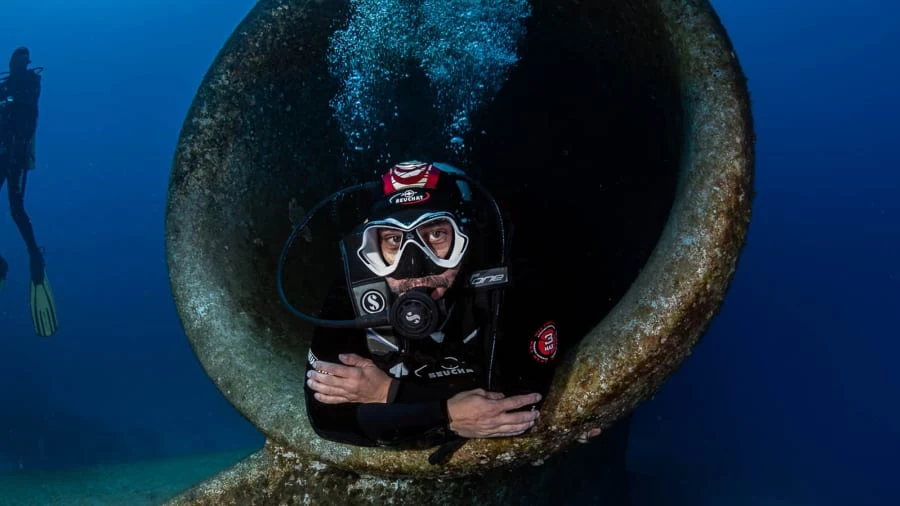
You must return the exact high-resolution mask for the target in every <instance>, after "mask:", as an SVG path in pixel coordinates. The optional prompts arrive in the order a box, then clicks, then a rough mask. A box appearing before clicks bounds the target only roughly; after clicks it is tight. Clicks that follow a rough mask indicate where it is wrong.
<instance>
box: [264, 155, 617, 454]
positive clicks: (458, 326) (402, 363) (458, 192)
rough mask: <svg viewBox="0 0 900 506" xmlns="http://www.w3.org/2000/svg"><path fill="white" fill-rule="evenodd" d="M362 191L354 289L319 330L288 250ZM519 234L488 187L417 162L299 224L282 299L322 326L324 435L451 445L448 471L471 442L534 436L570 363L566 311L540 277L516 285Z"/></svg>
mask: <svg viewBox="0 0 900 506" xmlns="http://www.w3.org/2000/svg"><path fill="white" fill-rule="evenodd" d="M359 190H367V191H370V192H371V194H370V195H371V200H373V201H374V203H373V204H372V205H371V207H370V208H369V211H368V214H367V215H366V216H365V218H364V220H360V221H361V224H360V225H358V226H357V227H356V228H355V229H353V230H352V231H351V232H350V233H349V234H347V235H345V236H344V237H343V239H342V240H341V243H340V248H341V256H342V261H343V272H344V276H343V278H344V279H340V280H338V282H337V283H336V284H335V285H334V286H333V287H332V289H331V291H330V292H329V295H328V296H327V298H326V302H325V304H324V306H323V310H322V313H321V315H320V317H313V316H311V315H309V314H306V313H303V312H302V311H300V310H298V309H297V308H295V307H294V306H292V305H291V304H290V302H289V301H288V300H287V298H286V296H285V294H284V289H283V287H282V277H283V265H284V261H285V258H286V255H287V251H288V248H290V245H291V243H292V242H293V241H294V239H295V238H296V237H298V234H300V232H301V230H302V229H303V228H304V227H305V226H306V224H307V223H308V222H309V221H310V220H311V219H312V216H313V215H314V214H315V213H316V212H317V211H318V209H320V208H321V207H323V206H324V205H325V204H326V203H327V202H330V201H333V200H335V199H337V198H339V197H340V196H341V195H346V194H347V193H348V192H355V191H359ZM473 190H477V191H473ZM479 204H480V205H481V207H479ZM487 216H490V218H487ZM507 228H508V224H507V223H505V220H504V216H503V214H502V211H501V210H500V207H499V205H498V204H497V202H496V201H494V199H493V198H492V197H491V196H490V194H489V193H488V192H487V190H485V189H484V188H483V187H482V186H481V185H480V184H479V183H478V182H476V181H475V180H473V179H471V178H470V177H468V176H467V175H466V174H465V173H464V172H462V171H461V170H459V169H456V168H455V167H452V166H450V165H446V164H441V163H423V162H418V161H412V162H404V163H400V164H397V165H395V166H394V167H392V168H391V169H390V170H389V171H388V172H387V173H386V174H384V176H382V178H381V180H379V181H377V182H374V183H369V184H362V185H357V186H356V187H351V188H349V189H346V190H342V191H341V192H338V193H336V194H334V195H332V197H330V198H329V199H326V200H325V201H323V202H321V203H320V204H318V205H317V206H316V207H314V208H313V209H312V210H311V211H310V213H309V214H307V216H306V218H305V219H303V220H301V221H300V222H299V223H298V224H297V226H296V227H295V228H294V232H293V234H291V237H290V238H289V239H288V241H287V243H286V244H285V247H284V249H283V250H282V255H281V259H280V262H279V268H278V271H279V272H278V286H279V293H280V295H281V298H282V301H283V302H284V303H285V305H286V306H287V307H288V308H289V309H290V310H291V311H292V312H293V313H294V314H295V315H298V316H300V317H302V318H304V319H306V320H307V321H310V322H312V323H314V324H315V325H316V330H315V333H314V335H313V338H312V343H311V346H310V349H309V352H308V361H307V368H306V370H307V378H308V380H307V384H306V387H305V395H306V406H307V412H308V415H309V419H310V421H311V424H312V426H313V428H314V430H315V431H316V433H317V434H319V435H320V436H321V437H323V438H325V439H329V440H332V441H337V442H341V443H348V444H354V445H361V446H381V447H391V448H430V447H434V446H439V448H438V449H437V451H435V452H434V454H432V458H431V459H430V460H431V461H432V463H434V464H437V463H440V462H443V461H445V460H446V459H447V458H449V456H450V455H451V454H452V452H453V451H455V449H456V448H458V447H459V446H461V445H462V444H463V443H464V442H465V440H466V439H469V438H492V437H508V436H515V435H519V434H522V433H524V432H525V431H527V430H529V429H530V428H532V427H533V426H534V425H535V423H536V422H537V420H538V417H539V414H540V413H539V410H538V408H539V406H540V404H541V399H542V397H543V396H544V395H546V392H547V390H548V389H549V386H550V382H551V379H552V374H553V369H554V367H555V365H556V362H555V359H556V357H557V356H558V355H559V354H560V353H561V350H560V342H559V338H558V331H557V323H556V322H555V320H554V318H555V314H557V313H558V309H559V308H560V307H562V305H563V304H565V302H564V301H562V300H561V299H562V298H561V297H558V296H556V295H555V294H553V293H549V292H546V291H545V292H544V293H543V294H542V292H541V289H542V286H540V280H539V279H536V278H537V277H535V276H533V277H532V279H525V277H522V279H519V278H516V277H515V272H514V271H513V270H512V269H511V268H510V258H509V254H510V251H511V250H510V247H509V241H510V238H511V234H510V233H509V232H510V231H509V230H507ZM510 286H514V287H515V290H508V289H507V288H508V287H510ZM329 318H333V319H329ZM348 318H349V319H348ZM598 432H599V431H598ZM593 435H596V434H593Z"/></svg>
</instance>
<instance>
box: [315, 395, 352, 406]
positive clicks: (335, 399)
mask: <svg viewBox="0 0 900 506" xmlns="http://www.w3.org/2000/svg"><path fill="white" fill-rule="evenodd" d="M313 397H315V398H316V400H317V401H319V402H321V403H322V404H342V403H345V402H350V400H349V399H347V398H346V397H341V396H339V395H325V394H319V393H317V394H314V395H313Z"/></svg>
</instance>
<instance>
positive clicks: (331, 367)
mask: <svg viewBox="0 0 900 506" xmlns="http://www.w3.org/2000/svg"><path fill="white" fill-rule="evenodd" d="M313 369H315V370H316V371H318V372H319V373H321V374H330V375H332V376H340V377H342V378H353V377H357V376H359V374H360V371H359V369H357V368H356V367H347V366H346V365H340V364H333V363H331V362H323V361H321V360H316V363H315V364H314V365H313Z"/></svg>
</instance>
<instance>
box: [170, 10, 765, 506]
mask: <svg viewBox="0 0 900 506" xmlns="http://www.w3.org/2000/svg"><path fill="white" fill-rule="evenodd" d="M531 5H532V9H533V12H532V14H531V18H530V20H529V26H528V35H527V40H526V44H525V46H526V47H525V48H523V49H522V54H521V56H522V58H521V61H520V62H519V64H518V67H517V68H516V70H515V71H513V72H512V73H511V74H510V77H509V81H508V83H507V85H506V87H505V88H504V90H501V92H500V94H499V95H498V96H497V99H496V102H494V103H492V104H491V105H490V107H487V108H486V109H485V110H484V111H482V112H483V114H482V115H481V116H480V117H479V118H478V119H477V121H476V122H475V128H473V130H474V131H475V132H476V133H475V134H474V135H475V137H473V139H472V140H471V142H470V145H471V146H472V149H471V151H470V152H469V153H468V154H467V155H466V157H465V159H459V158H457V159H454V156H458V155H457V154H455V153H453V152H449V151H446V150H445V146H444V144H445V143H444V142H443V141H444V140H443V139H434V140H431V139H429V138H428V134H429V131H428V130H427V129H424V130H422V129H419V130H417V131H415V132H411V131H410V130H406V131H400V132H399V133H397V134H396V135H395V136H394V137H393V138H391V139H389V140H390V141H391V145H392V146H394V149H395V151H394V153H392V156H401V157H404V158H419V157H423V156H424V157H431V159H435V160H440V159H444V160H447V161H451V162H455V163H459V164H461V165H464V166H466V167H474V168H475V170H476V172H477V174H476V175H478V176H479V177H481V178H482V179H483V180H485V181H486V183H487V184H489V185H491V187H492V190H495V191H496V192H497V193H499V194H501V196H502V195H503V194H506V195H507V196H508V198H509V199H510V200H512V201H513V202H515V199H516V197H517V196H519V195H526V196H529V198H532V200H530V201H529V202H532V204H529V205H527V206H524V207H525V209H523V212H524V213H525V214H527V213H528V212H529V211H530V209H531V208H532V207H533V208H540V210H541V213H542V214H540V215H539V216H545V215H546V216H549V217H551V218H553V215H552V213H553V212H554V210H555V209H566V212H567V213H568V214H567V216H571V215H573V212H572V206H581V207H579V208H577V209H575V210H576V211H578V212H577V213H574V214H575V215H576V216H578V217H581V218H580V219H583V221H582V222H580V223H579V224H578V225H579V227H581V230H585V229H587V230H590V227H597V230H600V229H601V228H602V230H603V231H604V233H603V234H602V238H604V239H606V240H607V242H605V243H601V242H599V241H598V244H597V246H596V248H597V250H596V251H597V252H592V251H588V252H587V253H584V255H585V258H588V256H590V255H600V254H601V253H599V252H602V251H613V252H615V254H616V255H618V256H613V255H612V253H610V256H608V257H604V258H605V259H606V260H607V262H605V263H609V262H608V261H609V260H610V259H615V258H619V259H621V261H622V262H623V265H627V263H628V262H634V261H635V259H638V260H639V261H640V265H639V266H638V267H637V268H635V269H634V272H633V273H630V271H629V272H626V273H625V274H623V275H622V276H623V277H622V279H621V280H620V283H621V290H620V292H621V293H617V294H615V297H613V296H612V295H610V296H609V297H606V296H605V295H604V297H597V298H596V299H590V298H579V299H577V300H578V301H579V302H578V303H579V304H581V305H582V306H583V307H582V308H581V309H583V311H582V314H584V315H587V316H588V317H590V318H593V320H591V325H589V326H588V327H586V330H585V332H584V333H585V335H584V337H583V338H582V339H581V340H580V341H578V343H577V345H576V346H574V347H573V348H572V349H570V350H569V352H568V353H567V354H565V355H564V356H563V357H562V362H561V364H560V368H559V370H558V372H557V374H556V376H555V379H554V383H553V386H552V388H551V391H550V393H549V395H548V397H547V398H546V400H545V405H544V408H543V411H542V415H541V419H540V424H539V426H538V427H537V429H536V430H534V431H533V432H531V433H529V434H527V435H525V436H522V437H518V438H510V439H502V440H478V441H470V442H468V443H467V444H466V445H464V446H463V447H462V448H461V449H460V450H459V451H458V452H457V453H456V454H455V455H454V456H453V458H452V459H451V460H450V461H449V463H447V464H446V465H444V466H432V465H430V464H428V462H427V456H428V452H426V451H391V450H386V449H379V448H361V447H352V446H346V445H341V444H337V443H332V442H329V441H325V440H323V439H321V438H319V437H318V436H317V435H316V434H315V433H314V432H313V430H312V428H311V426H310V425H309V423H308V421H307V418H306V412H305V406H304V398H303V384H304V376H303V373H304V361H305V357H306V347H307V345H308V343H309V339H310V333H311V328H310V327H309V326H308V325H306V324H304V323H302V322H298V321H297V320H296V319H295V318H293V317H292V316H291V315H290V314H289V313H287V312H286V311H285V310H284V308H283V307H282V305H281V303H280V301H279V298H278V295H277V292H276V290H275V279H274V274H275V263H276V260H277V258H278V255H279V253H280V248H281V245H282V242H283V241H284V239H285V238H286V236H287V234H288V233H289V232H290V226H291V220H292V217H293V214H296V213H295V210H296V209H297V206H303V207H305V208H310V207H311V206H312V205H313V203H314V202H315V201H316V200H318V199H319V198H321V197H323V196H325V195H327V194H329V193H330V192H331V191H334V190H335V189H337V188H339V187H341V186H342V185H344V184H346V183H347V181H349V180H358V179H361V178H368V177H372V175H373V174H375V173H377V172H378V169H380V168H381V166H380V165H377V164H376V163H374V161H375V160H377V159H378V157H377V156H376V155H371V156H369V155H366V154H362V155H360V156H358V157H356V158H352V157H351V158H348V157H347V153H346V152H344V150H342V148H341V146H343V145H345V139H344V138H343V137H342V133H341V131H340V129H339V128H338V127H337V126H336V125H335V124H334V119H333V114H332V113H333V111H332V110H331V109H330V108H329V104H328V102H329V100H330V98H331V97H333V96H335V94H336V92H337V90H338V83H336V82H334V80H333V78H331V77H330V75H329V72H328V67H327V63H326V57H325V56H326V53H327V51H328V44H329V37H330V35H331V34H332V33H334V31H335V30H336V29H339V28H340V27H341V26H343V23H346V20H347V18H348V16H349V4H348V3H347V2H346V1H325V2H313V1H307V0H284V1H274V0H264V1H260V2H259V3H258V4H257V5H256V6H255V7H254V9H253V10H252V12H251V13H250V14H249V15H248V17H247V18H246V19H245V20H244V21H243V22H242V23H241V24H240V26H239V27H237V29H236V30H235V32H234V34H233V35H232V37H231V38H230V39H229V40H228V42H227V43H226V45H225V46H224V47H223V49H222V50H221V52H220V53H219V55H218V56H217V58H216V59H215V61H214V62H213V64H212V67H211V68H210V70H209V72H208V73H207V75H206V77H205V79H204V80H203V83H202V85H201V87H200V89H199V90H198V93H197V96H196V98H195V100H194V102H193V104H192V106H191V109H190V111H189V113H188V115H187V118H186V120H185V122H184V126H183V130H182V132H181V137H180V139H179V143H178V146H177V150H176V153H175V157H174V163H173V167H172V174H171V180H170V187H169V196H168V207H167V215H166V245H167V258H168V263H169V272H170V278H171V284H172V289H173V294H174V297H175V302H176V305H177V307H178V311H179V314H180V316H181V320H182V322H183V325H184V329H185V332H186V334H187V337H188V339H189V341H190V343H191V346H192V347H193V350H194V352H195V354H196V355H197V357H198V359H199V360H200V362H201V363H202V365H203V367H204V369H205V370H206V372H207V373H208V374H209V376H210V378H212V380H213V381H214V382H215V384H216V385H217V387H218V388H219V389H220V390H221V391H222V393H223V394H224V395H225V396H226V397H227V398H228V400H229V401H230V402H231V403H232V404H233V405H234V406H235V408H236V409H238V410H239V411H240V412H241V413H242V414H243V415H244V416H245V417H246V418H247V419H248V420H250V421H251V422H252V423H253V424H254V425H256V426H257V427H258V428H259V429H260V430H261V431H262V432H263V433H264V434H265V435H266V437H267V439H268V443H267V445H266V447H265V448H264V449H262V450H261V451H260V452H259V453H258V454H256V455H254V456H253V457H251V458H250V459H248V460H247V461H245V462H242V463H240V464H239V465H238V466H237V467H235V468H233V469H231V470H229V471H227V472H225V473H223V474H222V475H220V476H218V477H215V478H213V479H211V480H210V481H209V482H207V483H204V484H201V485H198V487H196V488H195V489H193V490H192V491H189V492H187V493H186V494H185V495H183V496H182V497H180V498H178V499H176V500H175V502H174V504H286V503H298V504H301V503H313V504H315V503H323V502H325V500H326V498H327V499H328V501H327V502H328V503H329V504H340V503H347V504H358V503H372V504H381V503H384V502H385V501H387V499H392V500H394V502H395V503H398V504H399V503H419V499H421V498H424V497H426V496H428V494H431V497H441V498H442V499H444V500H446V501H448V502H451V501H452V502H455V503H465V502H467V501H468V500H470V499H472V498H475V497H477V498H478V500H479V501H480V502H479V504H484V503H496V502H499V501H503V500H509V499H510V497H512V496H511V495H509V492H508V491H509V490H510V487H512V486H513V485H514V488H515V490H516V491H517V492H516V493H527V494H528V497H531V498H533V499H534V501H533V503H535V502H540V501H539V500H538V498H540V497H543V496H542V495H541V493H539V492H538V491H537V490H536V487H540V486H542V484H544V485H546V483H545V482H544V481H543V480H544V479H546V478H547V477H549V476H552V475H553V474H554V472H559V470H560V469H566V466H565V465H564V461H565V459H566V458H567V457H566V455H568V454H569V452H566V451H564V450H567V449H569V448H571V447H572V445H573V443H574V442H575V440H576V439H577V438H578V437H579V436H580V435H581V434H582V433H584V432H585V431H586V430H588V429H590V428H592V427H596V426H600V427H608V426H610V425H611V424H613V422H615V421H616V420H618V419H620V418H621V417H623V416H624V415H625V414H627V413H629V412H630V411H631V410H632V409H634V408H635V407H636V406H637V405H639V404H640V403H641V402H642V401H644V400H646V399H647V398H649V396H650V395H652V394H653V393H654V392H655V391H656V390H657V389H658V388H659V387H660V385H661V384H662V383H663V382H664V381H665V379H666V378H667V377H668V376H669V375H670V374H671V373H672V372H673V371H674V370H675V369H676V368H677V367H678V366H679V365H680V364H681V363H682V362H683V361H684V359H685V358H686V357H687V356H688V354H689V353H690V351H691V349H692V348H693V346H694V345H695V344H696V343H697V342H698V340H699V339H700V337H701V335H702V334H703V332H704V330H705V328H706V327H707V325H708V324H709V322H710V321H711V319H712V318H713V316H714V315H715V313H716V311H717V310H718V308H719V306H720V304H721V303H722V301H723V299H724V296H725V293H726V291H727V288H728V285H729V282H730V280H731V278H732V276H733V274H734V272H735V268H736V265H737V261H738V257H739V255H740V251H741V249H742V246H743V243H744V240H745V237H746V233H747V228H748V226H749V221H750V210H751V200H752V182H753V164H754V159H753V155H754V137H753V129H752V118H751V110H750V102H749V93H748V90H747V87H746V80H745V78H744V76H743V74H742V72H741V68H740V65H739V63H738V59H737V57H736V55H735V53H734V49H733V47H732V46H731V43H730V41H729V39H728V36H727V33H726V31H725V30H724V28H723V27H722V26H721V24H720V22H719V19H718V17H717V16H716V14H715V12H714V11H713V9H712V7H711V6H710V5H709V3H708V1H706V0H581V1H575V0H560V1H550V0H534V1H532V2H531ZM542 48H543V49H542ZM548 66H555V67H554V69H553V70H552V71H548V70H547V67H548ZM547 76H553V78H554V79H555V80H556V81H553V80H551V79H549V78H548V77H547ZM413 79H415V76H413ZM560 79H564V80H565V79H569V81H566V82H565V87H564V88H560V87H559V86H560V84H559V80H560ZM551 81H553V82H551ZM585 83H587V84H585ZM413 84H415V83H413ZM418 89H419V88H410V90H412V91H409V90H406V91H409V93H412V94H415V93H414V92H415V91H416V90H418ZM561 89H564V90H568V93H560V91H559V90H561ZM423 97H424V99H427V93H425V92H422V95H421V96H418V97H417V99H422V98H423ZM422 114H427V112H423V113H422ZM435 132H439V129H435ZM559 132H567V134H566V135H559ZM412 133H418V134H420V135H417V136H415V135H412ZM401 134H402V135H401ZM436 135H437V134H436ZM407 155H408V156H407ZM367 156H369V158H367ZM576 170H577V171H579V172H577V173H576V172H572V174H573V175H572V177H573V178H574V177H575V176H576V175H577V176H578V178H579V179H578V181H579V182H578V183H576V184H570V185H568V186H565V189H566V192H569V194H568V196H566V195H560V193H561V192H559V191H557V192H553V194H550V193H540V191H539V190H544V189H545V188H546V187H547V186H550V187H552V185H553V184H554V183H553V182H550V181H548V180H547V179H546V178H543V176H544V174H545V173H546V172H548V171H549V172H552V173H554V174H566V173H567V172H566V171H576ZM529 178H533V179H535V180H534V181H529ZM542 178H543V179H542ZM655 185H658V186H655ZM542 186H543V187H544V188H541V187H542ZM585 187H589V188H591V189H592V191H594V192H595V193H594V194H591V195H596V196H597V197H596V198H593V197H591V196H590V195H588V196H587V197H585V196H584V195H587V194H581V193H579V192H582V191H586V190H583V188H585ZM654 188H656V189H655V190H653V191H651V189H654ZM642 192H643V193H642ZM654 192H655V193H654ZM553 195H556V196H553ZM573 195H574V197H573ZM623 195H624V196H623ZM538 196H540V198H541V199H543V200H540V201H535V200H534V198H537V197H538ZM617 198H618V199H619V200H616V199H617ZM548 199H549V200H548ZM553 199H556V200H553ZM610 202H614V203H616V207H615V209H613V208H611V207H606V208H604V207H602V206H604V205H607V206H609V205H610ZM567 206H568V207H567ZM654 206H655V207H654ZM646 209H651V210H654V212H655V214H653V213H651V212H649V211H646ZM616 212H619V213H621V214H619V215H617V214H615V213H616ZM592 213H594V214H592ZM293 218H295V217H293ZM554 219H555V218H554ZM549 221H551V220H550V218H548V222H549ZM553 223H558V221H554V222H553ZM620 223H628V224H630V225H631V226H630V227H629V228H628V230H627V234H626V233H625V232H623V235H622V236H621V237H622V238H621V239H619V240H617V241H614V242H613V244H609V243H608V241H609V238H611V237H617V236H615V235H614V233H615V232H614V231H615V230H617V229H615V228H614V226H615V225H616V224H620ZM312 230H313V233H312V234H310V236H308V237H306V239H307V240H306V241H303V242H304V244H306V246H304V247H305V248H307V249H305V250H304V251H305V252H307V253H305V254H308V261H307V263H305V264H304V263H303V262H302V261H301V262H300V263H299V264H298V266H296V267H295V270H294V271H293V272H294V274H295V277H297V278H299V279H301V281H300V282H299V285H298V286H299V288H298V290H299V292H301V293H302V295H301V296H300V297H301V299H302V301H303V302H305V303H307V304H314V303H315V301H317V300H321V297H322V295H323V291H324V289H325V287H326V285H327V284H328V283H329V282H330V281H331V279H330V278H329V277H328V273H327V272H325V271H326V269H323V268H319V266H318V264H316V261H314V260H311V259H313V258H318V257H316V255H320V254H323V252H322V251H319V250H317V249H316V248H317V247H319V245H320V244H321V242H318V241H317V239H318V238H319V237H321V235H319V236H318V237H317V235H318V234H325V232H326V230H328V227H313V229H312ZM642 230H645V231H647V233H645V234H643V235H640V234H639V232H640V231H642ZM648 241H649V242H648ZM616 248H619V249H620V250H621V251H618V250H616ZM323 251H324V250H323ZM550 254H552V252H551V253H550ZM591 258H593V257H591ZM622 270H623V271H627V270H628V269H622ZM601 299H602V300H601ZM607 301H608V302H607ZM588 446H590V445H588ZM548 459H556V461H558V462H559V463H558V465H554V466H553V467H549V466H540V467H534V466H532V464H538V463H541V462H543V461H545V460H548ZM535 469H537V470H538V471H534V470H535ZM585 472H589V471H585ZM486 473H488V475H490V476H491V477H492V478H491V480H492V481H491V485H490V486H488V485H486V484H485V483H486V482H485V479H484V478H483V476H485V475H486ZM522 477H528V479H522ZM478 484H480V485H478ZM479 487H481V488H479ZM492 490H493V491H494V493H493V494H492V492H491V491H492ZM476 491H478V492H476ZM482 491H483V493H482ZM503 491H506V492H503ZM504 494H506V495H504ZM600 495H602V494H600Z"/></svg>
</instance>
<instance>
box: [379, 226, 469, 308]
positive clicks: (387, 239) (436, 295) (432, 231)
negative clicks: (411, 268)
mask: <svg viewBox="0 0 900 506" xmlns="http://www.w3.org/2000/svg"><path fill="white" fill-rule="evenodd" d="M416 232H418V234H419V237H421V238H422V241H423V242H424V243H425V244H426V245H427V246H428V247H429V248H430V249H431V251H432V252H434V254H435V255H436V256H437V257H438V258H444V259H446V258H447V257H448V256H449V255H450V249H451V248H452V247H453V239H454V235H453V226H452V225H451V224H450V222H449V221H447V220H438V221H433V222H429V223H426V224H424V225H422V226H420V227H418V228H416ZM378 238H379V245H380V247H381V255H382V257H384V261H385V262H386V263H387V264H389V265H390V264H393V263H394V262H395V261H396V260H397V253H398V252H399V250H400V245H401V244H402V242H403V232H400V231H397V230H392V229H382V230H380V231H379V233H378ZM457 273H459V268H458V267H457V268H454V269H447V270H446V271H444V272H443V273H441V274H437V275H432V276H424V277H419V278H405V279H397V278H394V277H391V276H388V277H386V278H385V279H386V280H387V283H388V286H389V287H390V289H391V291H392V292H394V293H395V294H397V295H402V294H404V293H405V292H408V291H409V290H412V289H413V288H422V287H424V288H431V289H433V290H432V292H431V298H432V299H434V300H438V299H440V298H441V297H443V296H444V294H445V293H447V290H448V289H449V288H450V287H451V286H452V285H453V282H454V281H455V280H456V275H457Z"/></svg>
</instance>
